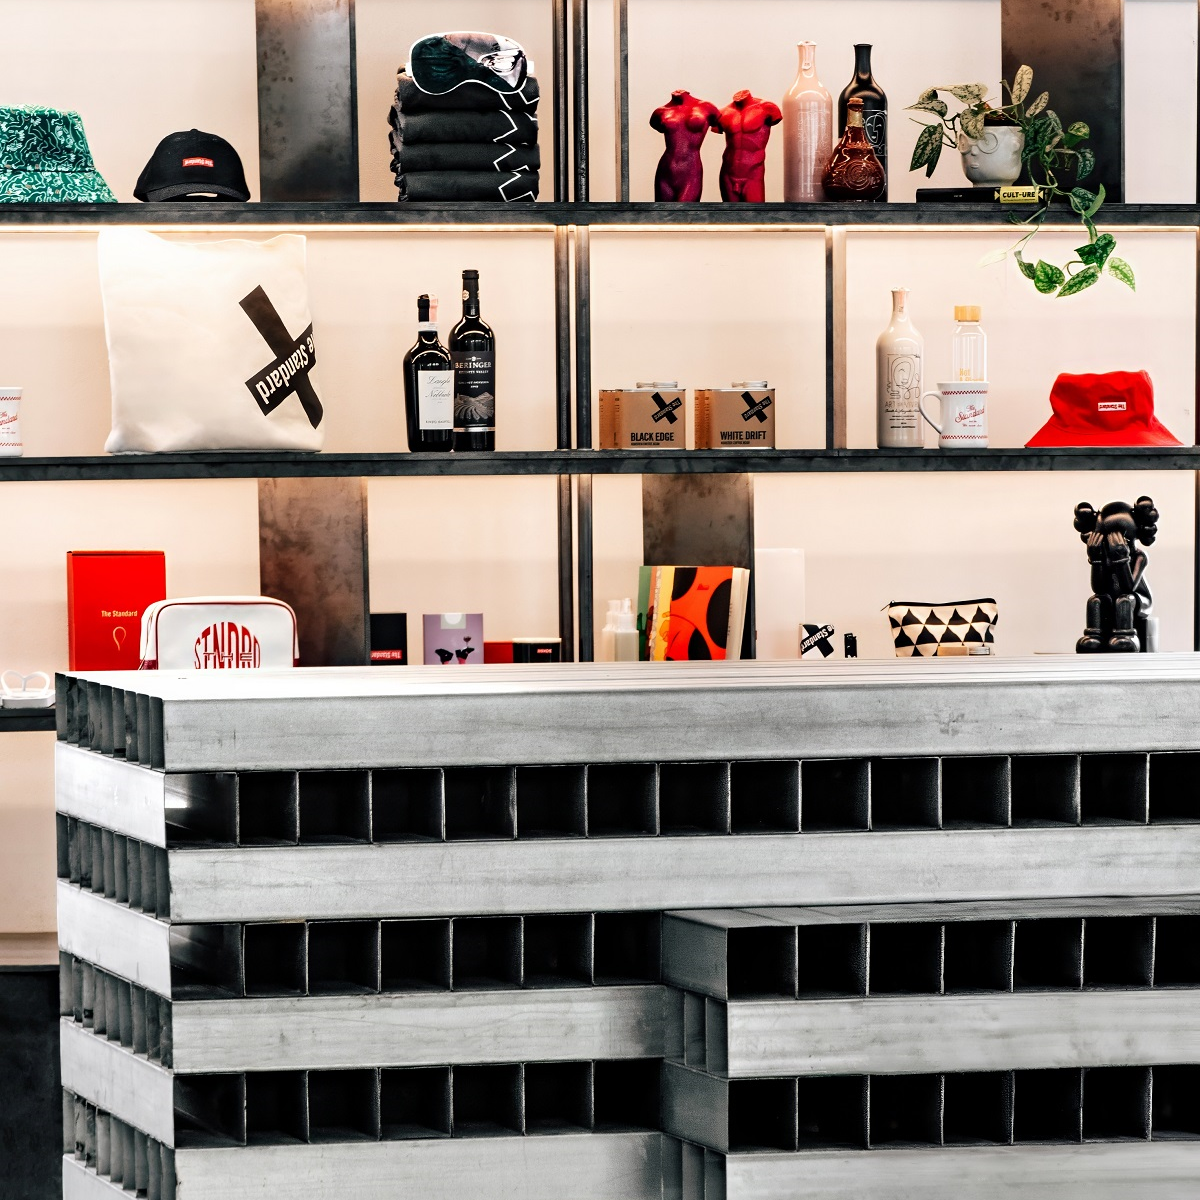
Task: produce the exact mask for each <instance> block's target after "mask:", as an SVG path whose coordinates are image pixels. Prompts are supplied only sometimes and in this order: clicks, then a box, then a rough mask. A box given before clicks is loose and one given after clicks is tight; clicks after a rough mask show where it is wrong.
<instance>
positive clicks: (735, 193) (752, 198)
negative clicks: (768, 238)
mask: <svg viewBox="0 0 1200 1200" xmlns="http://www.w3.org/2000/svg"><path fill="white" fill-rule="evenodd" d="M782 120H783V113H781V112H780V111H779V106H778V105H777V104H772V103H771V101H770V100H760V99H758V97H756V96H753V95H751V93H750V92H748V91H744V90H743V91H740V92H735V93H734V95H733V99H732V100H731V101H730V102H729V104H728V105H726V106H725V107H724V108H723V109H721V112H720V115H719V117H718V118H717V128H718V129H720V130H721V132H722V133H724V135H725V153H724V155H723V156H722V158H721V199H722V200H726V201H733V202H743V203H748V204H762V202H763V201H764V200H765V199H766V198H767V196H766V190H765V188H764V187H763V173H764V172H765V171H766V165H767V141H768V140H769V138H770V136H771V126H772V125H778V124H779V123H780V122H781V121H782Z"/></svg>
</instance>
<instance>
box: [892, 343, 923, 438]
mask: <svg viewBox="0 0 1200 1200" xmlns="http://www.w3.org/2000/svg"><path fill="white" fill-rule="evenodd" d="M884 358H885V361H886V364H887V383H886V384H885V385H884V398H883V417H884V424H885V425H886V426H887V428H888V429H893V430H897V429H917V428H919V427H920V421H921V416H920V412H919V409H918V407H917V406H918V405H919V404H920V403H921V359H920V357H919V356H918V355H916V354H890V353H889V354H886V355H885V356H884Z"/></svg>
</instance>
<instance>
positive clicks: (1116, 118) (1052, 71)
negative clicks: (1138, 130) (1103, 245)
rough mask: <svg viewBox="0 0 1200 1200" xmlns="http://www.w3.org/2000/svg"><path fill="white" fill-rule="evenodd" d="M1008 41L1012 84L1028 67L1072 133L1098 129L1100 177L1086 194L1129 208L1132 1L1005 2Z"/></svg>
mask: <svg viewBox="0 0 1200 1200" xmlns="http://www.w3.org/2000/svg"><path fill="white" fill-rule="evenodd" d="M1000 36H1001V41H1002V43H1003V49H1002V67H1003V71H1004V78H1005V79H1008V80H1010V81H1011V80H1012V78H1013V76H1014V75H1015V74H1016V71H1017V68H1018V67H1019V66H1021V64H1022V63H1028V64H1029V65H1030V66H1031V67H1032V68H1033V92H1034V95H1037V94H1039V93H1040V92H1043V91H1048V92H1049V93H1050V104H1051V107H1052V108H1053V109H1054V111H1055V112H1057V113H1058V115H1059V116H1060V117H1062V119H1063V124H1064V125H1069V124H1071V122H1073V121H1086V122H1087V123H1088V125H1089V126H1090V127H1091V130H1092V137H1091V141H1090V142H1089V145H1090V146H1092V148H1093V149H1094V150H1095V151H1096V170H1095V173H1094V174H1093V175H1092V176H1091V177H1090V178H1089V179H1088V180H1086V181H1085V184H1084V186H1085V187H1087V188H1088V189H1089V190H1092V191H1094V190H1095V186H1096V184H1099V183H1103V184H1104V187H1105V190H1106V192H1107V193H1108V198H1109V199H1110V200H1115V201H1118V202H1119V201H1121V200H1123V199H1124V197H1125V149H1124V144H1123V136H1124V102H1125V76H1124V62H1125V6H1124V0H1070V2H1069V3H1065V2H1064V0H1038V2H1037V3H1034V2H1033V0H1001V8H1000ZM1106 215H1107V214H1106Z"/></svg>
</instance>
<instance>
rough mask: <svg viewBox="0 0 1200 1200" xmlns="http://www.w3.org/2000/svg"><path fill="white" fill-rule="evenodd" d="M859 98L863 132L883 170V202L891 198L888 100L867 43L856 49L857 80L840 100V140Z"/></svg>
mask: <svg viewBox="0 0 1200 1200" xmlns="http://www.w3.org/2000/svg"><path fill="white" fill-rule="evenodd" d="M853 96H857V97H858V98H859V99H860V100H861V101H862V106H863V107H862V113H863V128H864V129H865V130H866V131H867V140H868V141H869V142H870V143H871V149H872V150H874V151H875V157H876V158H877V159H879V165H880V166H881V167H882V168H883V180H884V182H883V194H882V195H881V196H880V197H879V199H880V200H886V199H887V198H888V193H887V163H888V155H887V119H888V110H887V96H885V95H884V94H883V88H881V87H880V86H879V84H878V83H877V82H876V81H875V76H874V75H873V74H872V73H871V47H870V45H869V44H867V43H865V42H856V43H855V45H854V78H853V79H851V80H850V82H849V83H848V84H846V87H845V89H844V90H843V92H842V94H841V96H839V97H838V137H841V136H842V134H844V133H845V132H846V115H847V111H848V106H849V103H850V99H851V97H853Z"/></svg>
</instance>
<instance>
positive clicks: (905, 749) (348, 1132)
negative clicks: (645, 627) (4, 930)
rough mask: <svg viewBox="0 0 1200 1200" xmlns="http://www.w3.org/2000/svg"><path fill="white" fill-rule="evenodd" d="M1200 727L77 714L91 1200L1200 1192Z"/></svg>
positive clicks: (1177, 718)
mask: <svg viewBox="0 0 1200 1200" xmlns="http://www.w3.org/2000/svg"><path fill="white" fill-rule="evenodd" d="M1196 711H1200V659H1197V658H1196V657H1195V656H1192V655H1155V656H1130V657H1129V658H1117V659H1115V660H1114V659H1110V658H1104V659H1100V660H1087V659H1082V660H1081V659H1076V658H1074V657H1073V656H1072V657H1066V656H1064V657H1063V658H1062V659H1038V660H1029V661H1021V660H1004V659H997V660H994V661H991V662H970V661H965V660H962V661H955V660H946V661H937V660H933V661H930V660H922V661H917V662H911V661H887V662H865V661H864V662H858V663H855V662H851V663H840V662H839V663H838V664H837V665H836V666H834V665H832V664H831V665H828V666H819V665H816V664H807V663H804V664H800V663H791V664H788V663H753V662H747V663H729V664H708V665H704V664H697V663H690V664H689V663H682V664H655V665H654V666H650V665H645V664H612V665H607V666H593V665H575V664H563V665H561V666H557V667H535V668H523V667H511V668H499V667H498V668H486V669H481V670H470V671H458V672H446V671H442V670H440V669H437V668H430V669H424V668H402V669H397V670H390V669H377V668H369V669H367V668H364V669H361V670H350V669H347V670H342V669H332V670H297V671H289V672H246V673H238V672H195V673H166V672H164V673H150V672H141V673H107V674H94V675H73V676H60V677H59V680H58V696H57V708H56V719H57V722H58V743H57V746H56V751H55V754H56V760H55V761H56V794H57V808H58V816H57V821H58V835H59V845H58V876H59V878H58V885H57V886H58V905H59V941H60V959H61V962H60V968H61V981H62V986H61V995H62V1005H61V1017H62V1020H61V1026H62V1065H63V1080H64V1087H65V1089H66V1091H65V1094H64V1104H63V1134H64V1152H65V1156H66V1157H65V1159H64V1196H65V1197H67V1198H68V1200H73V1198H78V1200H105V1198H106V1197H109V1196H117V1195H121V1194H129V1192H131V1191H133V1192H137V1193H138V1194H143V1195H145V1196H146V1198H147V1200H210V1198H211V1200H216V1197H221V1200H228V1198H231V1197H232V1198H234V1200H239V1198H241V1197H246V1198H249V1197H251V1196H261V1195H263V1194H265V1193H267V1192H270V1193H271V1194H272V1195H274V1196H276V1197H277V1198H278V1200H293V1198H294V1200H317V1198H318V1197H321V1198H322V1200H323V1198H324V1197H325V1196H328V1195H333V1194H339V1195H340V1194H347V1195H355V1196H363V1197H367V1198H368V1200H393V1198H395V1200H400V1198H401V1197H405V1196H410V1195H421V1196H427V1197H434V1198H435V1200H436V1198H438V1197H443V1196H445V1197H447V1198H449V1197H451V1196H453V1197H454V1198H455V1200H457V1197H458V1196H460V1195H461V1194H462V1193H463V1191H464V1190H469V1191H471V1192H472V1193H473V1194H476V1195H478V1196H480V1197H485V1198H486V1197H492V1196H495V1197H501V1196H503V1197H506V1198H508V1200H520V1198H523V1197H528V1198H530V1200H540V1198H541V1197H546V1198H547V1200H549V1198H550V1197H556V1198H557V1197H560V1196H564V1195H570V1196H573V1197H578V1198H579V1200H593V1198H594V1200H616V1198H618V1197H619V1198H620V1200H665V1198H671V1200H747V1198H751V1197H753V1198H756V1200H774V1198H776V1197H780V1198H782V1197H784V1196H787V1197H791V1196H794V1195H798V1194H804V1195H813V1196H821V1197H826V1198H827V1200H842V1198H843V1197H844V1198H845V1200H850V1197H857V1196H860V1195H862V1194H865V1193H869V1194H871V1195H872V1196H878V1197H882V1198H884V1200H887V1198H889V1197H896V1198H897V1200H899V1198H901V1197H907V1196H911V1195H913V1194H917V1193H920V1194H922V1195H929V1196H947V1197H948V1196H951V1195H958V1194H961V1193H962V1190H963V1189H964V1188H967V1189H968V1190H970V1192H971V1194H972V1195H973V1196H978V1197H983V1198H984V1200H987V1198H989V1197H992V1196H996V1197H1001V1196H1004V1195H1006V1194H1008V1191H1011V1189H1012V1188H1014V1187H1016V1188H1017V1189H1018V1190H1020V1191H1021V1194H1022V1195H1023V1196H1038V1195H1045V1196H1051V1195H1053V1196H1054V1197H1055V1200H1058V1198H1059V1197H1061V1196H1068V1197H1071V1196H1077V1195H1078V1196H1080V1197H1082V1196H1083V1195H1084V1192H1085V1190H1086V1192H1087V1196H1088V1200H1095V1197H1097V1196H1105V1195H1117V1194H1122V1193H1121V1189H1124V1194H1128V1193H1129V1190H1130V1189H1131V1188H1132V1189H1135V1190H1136V1193H1137V1194H1138V1195H1139V1197H1148V1198H1150V1200H1158V1198H1159V1197H1163V1198H1165V1197H1171V1196H1176V1195H1179V1194H1180V1191H1179V1186H1180V1180H1181V1179H1182V1178H1184V1177H1187V1178H1191V1179H1194V1178H1197V1177H1200V1106H1197V1105H1196V1103H1195V1101H1194V1096H1195V1095H1196V1094H1198V1092H1200V1039H1198V1038H1197V1036H1196V1033H1195V1031H1196V1030H1197V1029H1198V1028H1200V948H1198V947H1200V868H1197V866H1196V864H1197V862H1200V728H1198V727H1197V725H1196V721H1195V718H1194V715H1193V714H1194V713H1195V712H1196ZM547 1135H553V1136H547ZM1006 1189H1007V1190H1006ZM1106 1189H1107V1190H1106Z"/></svg>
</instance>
